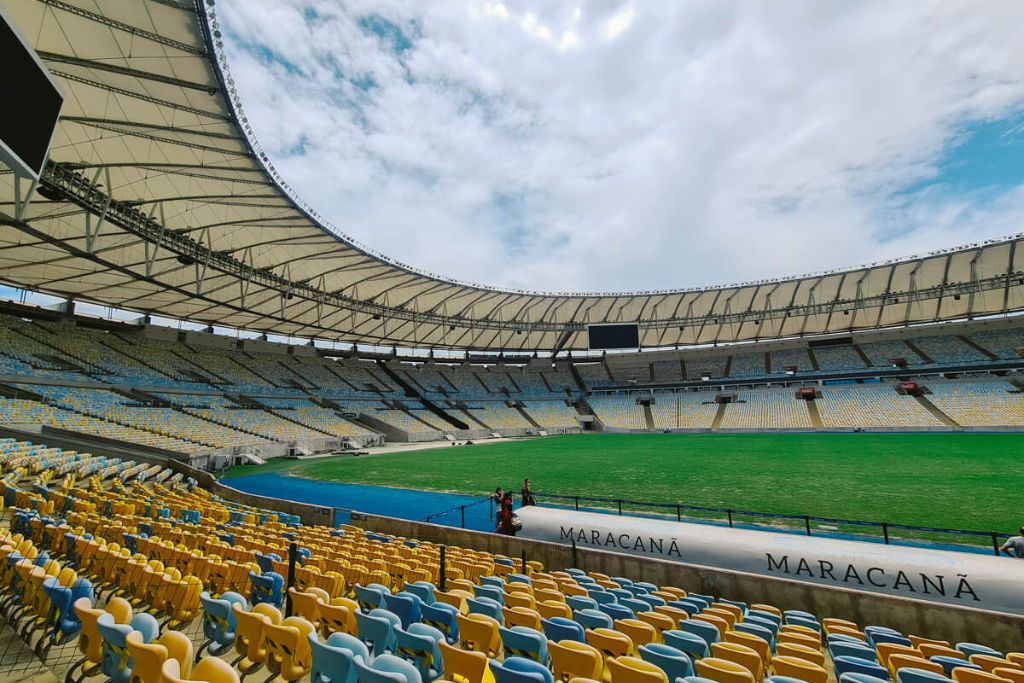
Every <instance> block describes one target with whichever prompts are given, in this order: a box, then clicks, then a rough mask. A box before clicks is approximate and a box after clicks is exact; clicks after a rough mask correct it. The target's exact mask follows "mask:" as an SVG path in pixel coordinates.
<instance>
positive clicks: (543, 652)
mask: <svg viewBox="0 0 1024 683" xmlns="http://www.w3.org/2000/svg"><path fill="white" fill-rule="evenodd" d="M498 633H499V634H500V636H501V644H502V648H503V649H504V651H505V657H506V658H507V657H509V656H512V657H525V658H526V659H532V660H533V661H535V662H539V663H541V664H544V665H545V666H547V663H548V641H547V638H546V637H545V635H544V634H543V633H541V632H540V631H538V630H537V629H533V628H529V627H527V626H513V627H511V628H504V627H501V628H499V629H498Z"/></svg>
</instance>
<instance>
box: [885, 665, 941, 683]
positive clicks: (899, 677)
mask: <svg viewBox="0 0 1024 683" xmlns="http://www.w3.org/2000/svg"><path fill="white" fill-rule="evenodd" d="M951 680H952V679H950V678H947V677H946V676H943V675H942V674H937V673H935V672H934V671H928V670H926V669H918V668H916V667H912V666H905V667H903V668H902V669H899V670H898V671H896V681H897V683H950V681H951Z"/></svg>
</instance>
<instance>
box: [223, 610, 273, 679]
mask: <svg viewBox="0 0 1024 683" xmlns="http://www.w3.org/2000/svg"><path fill="white" fill-rule="evenodd" d="M231 611H232V612H233V613H234V615H235V652H236V653H238V655H239V656H238V657H237V658H236V659H235V660H234V661H233V662H231V665H232V666H234V667H236V668H237V669H238V670H239V671H241V672H242V675H243V677H244V676H245V675H246V674H248V673H250V672H252V671H254V670H255V669H258V668H259V667H261V666H262V665H263V663H264V662H265V661H266V660H267V641H266V634H265V630H264V629H265V628H266V626H267V625H268V624H272V623H274V624H279V623H281V621H282V619H283V618H282V616H281V612H280V610H278V609H277V608H276V607H274V606H273V605H270V604H266V603H263V604H260V605H253V607H252V609H251V610H249V611H246V610H243V609H241V607H240V606H239V605H237V604H234V605H232V606H231Z"/></svg>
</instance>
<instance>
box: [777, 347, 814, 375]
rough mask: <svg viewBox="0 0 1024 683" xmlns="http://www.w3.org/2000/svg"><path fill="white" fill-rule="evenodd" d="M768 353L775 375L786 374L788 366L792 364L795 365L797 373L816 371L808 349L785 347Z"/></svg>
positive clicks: (804, 373)
mask: <svg viewBox="0 0 1024 683" xmlns="http://www.w3.org/2000/svg"><path fill="white" fill-rule="evenodd" d="M768 355H769V357H770V358H771V363H772V374H773V375H785V374H786V367H787V366H790V365H795V366H796V371H797V373H799V374H801V375H806V374H808V373H811V372H814V368H813V367H812V366H811V357H810V356H808V355H807V349H783V350H780V351H772V352H771V353H770V354H768Z"/></svg>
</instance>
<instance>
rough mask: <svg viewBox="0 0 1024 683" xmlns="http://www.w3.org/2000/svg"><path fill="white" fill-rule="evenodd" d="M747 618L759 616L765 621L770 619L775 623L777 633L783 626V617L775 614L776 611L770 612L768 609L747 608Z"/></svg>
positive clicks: (758, 617)
mask: <svg viewBox="0 0 1024 683" xmlns="http://www.w3.org/2000/svg"><path fill="white" fill-rule="evenodd" d="M745 618H746V619H754V618H757V619H759V620H763V621H770V622H771V623H773V624H775V632H776V633H778V632H779V628H781V627H782V617H780V616H779V615H778V614H775V613H774V612H768V611H765V610H761V609H753V608H751V609H749V610H747V616H746V617H745Z"/></svg>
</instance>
